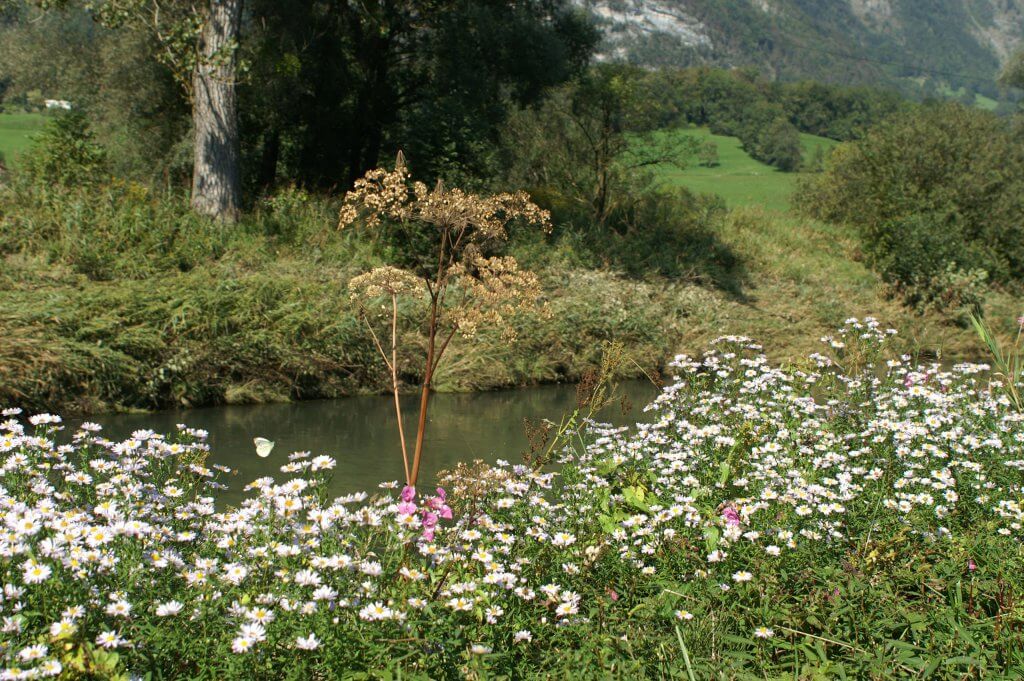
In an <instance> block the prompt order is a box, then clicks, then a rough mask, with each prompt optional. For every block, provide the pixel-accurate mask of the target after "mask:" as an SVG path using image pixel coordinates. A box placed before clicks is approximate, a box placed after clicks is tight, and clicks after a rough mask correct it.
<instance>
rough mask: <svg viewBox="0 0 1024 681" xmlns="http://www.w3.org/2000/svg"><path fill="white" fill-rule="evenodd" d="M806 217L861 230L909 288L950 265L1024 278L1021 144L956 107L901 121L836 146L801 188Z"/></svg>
mask: <svg viewBox="0 0 1024 681" xmlns="http://www.w3.org/2000/svg"><path fill="white" fill-rule="evenodd" d="M795 204H796V205H797V206H798V207H799V208H800V209H801V210H802V211H803V212H805V213H808V214H810V215H812V216H814V217H818V218H821V219H825V220H830V221H835V222H842V223H846V224H849V225H851V226H854V227H857V228H858V229H859V231H860V236H861V239H862V242H863V246H864V250H865V252H867V253H868V254H869V256H870V259H871V261H872V262H873V264H874V265H875V266H876V267H877V268H878V269H879V270H880V271H881V272H883V273H885V274H886V276H887V277H888V278H889V280H890V281H894V282H898V283H900V284H904V285H910V284H912V283H913V282H914V281H920V280H923V279H928V278H931V277H934V276H935V275H937V274H938V273H941V272H943V271H945V268H946V264H947V263H949V262H952V263H954V264H955V265H956V266H957V267H958V268H960V269H963V270H965V271H968V270H984V271H986V272H988V273H989V275H990V276H991V278H992V279H993V280H994V281H997V282H1005V281H1010V280H1019V279H1021V278H1024V226H1022V221H1021V215H1024V138H1022V137H1021V136H1020V135H1019V134H1017V133H1015V131H1014V130H1013V129H1012V127H1011V125H1010V124H1009V123H1007V122H1006V121H1004V120H1002V119H1000V118H998V117H997V116H994V115H992V114H989V113H986V112H983V111H979V110H975V109H967V108H965V107H963V106H960V105H958V104H944V105H937V106H931V107H925V108H922V109H920V110H917V111H914V112H912V113H904V114H901V115H898V116H896V117H894V118H892V119H890V120H889V121H887V122H886V123H884V124H883V125H880V126H878V127H877V128H874V129H873V130H872V131H871V132H870V133H868V135H867V136H866V137H865V138H864V139H862V140H860V141H858V142H854V143H850V144H844V145H840V147H838V148H837V149H836V150H835V152H834V153H832V154H831V155H830V157H829V160H828V163H827V168H826V170H825V172H824V173H822V174H820V175H818V176H815V177H813V178H810V179H808V180H806V181H805V182H803V183H801V185H800V188H799V190H798V193H797V196H796V197H795Z"/></svg>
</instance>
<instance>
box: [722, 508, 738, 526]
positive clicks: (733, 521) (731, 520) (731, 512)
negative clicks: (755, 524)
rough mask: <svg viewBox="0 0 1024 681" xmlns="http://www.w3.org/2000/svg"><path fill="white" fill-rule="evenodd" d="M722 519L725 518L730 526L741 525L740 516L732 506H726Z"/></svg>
mask: <svg viewBox="0 0 1024 681" xmlns="http://www.w3.org/2000/svg"><path fill="white" fill-rule="evenodd" d="M722 517H723V518H725V522H726V524H728V525H739V524H740V514H739V513H737V512H736V509H734V508H732V507H731V506H726V507H725V509H724V510H723V511H722Z"/></svg>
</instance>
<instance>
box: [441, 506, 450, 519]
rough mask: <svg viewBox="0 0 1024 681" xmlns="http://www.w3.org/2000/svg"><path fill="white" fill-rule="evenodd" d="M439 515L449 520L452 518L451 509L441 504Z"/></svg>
mask: <svg viewBox="0 0 1024 681" xmlns="http://www.w3.org/2000/svg"><path fill="white" fill-rule="evenodd" d="M441 517H442V518H444V519H445V520H451V519H452V509H450V508H448V507H447V506H442V507H441Z"/></svg>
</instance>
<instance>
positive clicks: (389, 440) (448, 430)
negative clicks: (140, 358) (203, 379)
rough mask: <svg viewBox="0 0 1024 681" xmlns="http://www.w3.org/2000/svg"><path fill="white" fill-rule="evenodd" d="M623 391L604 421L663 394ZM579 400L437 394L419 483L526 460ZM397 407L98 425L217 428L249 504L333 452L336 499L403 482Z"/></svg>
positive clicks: (301, 406)
mask: <svg viewBox="0 0 1024 681" xmlns="http://www.w3.org/2000/svg"><path fill="white" fill-rule="evenodd" d="M619 391H620V393H621V394H622V395H623V396H625V397H626V398H627V400H628V401H629V402H630V403H632V406H633V408H632V411H631V412H628V413H623V410H622V409H621V407H620V405H619V404H615V405H610V406H609V407H608V408H607V409H606V410H605V412H604V413H602V415H601V418H602V419H603V420H606V421H610V422H613V423H618V424H625V423H629V422H633V421H637V420H640V419H642V416H643V415H642V413H641V409H642V407H643V405H644V404H646V403H647V402H649V401H650V400H651V399H653V397H654V396H655V394H656V390H655V388H654V387H653V386H652V385H651V384H650V383H647V382H644V381H629V382H625V383H622V384H621V385H620V386H619ZM416 402H417V400H416V399H415V398H413V397H409V398H407V399H405V400H404V401H403V404H402V408H403V410H404V413H405V414H406V426H405V427H406V434H407V435H409V436H410V440H411V439H412V434H413V433H414V432H415V430H414V429H415V423H414V410H415V408H416ZM575 403H576V388H575V386H571V385H553V386H541V387H536V388H527V389H522V390H506V391H500V392H490V393H473V394H467V395H435V396H433V398H432V403H431V407H430V420H429V422H428V425H427V445H426V450H425V453H424V462H423V470H422V472H421V477H420V480H421V481H427V482H429V481H433V479H434V475H435V474H436V473H437V471H439V470H442V469H445V468H451V467H452V466H454V465H455V464H456V463H458V462H459V461H471V460H473V459H484V460H485V461H490V462H493V461H494V460H496V459H498V458H503V459H507V460H510V461H517V460H519V458H520V457H521V455H522V453H523V452H524V451H526V450H527V448H528V447H529V443H528V440H527V437H526V434H525V432H524V429H523V421H524V419H530V420H533V421H537V420H539V419H543V418H548V419H551V420H553V421H558V419H559V418H560V416H561V415H562V414H564V413H567V412H570V411H571V410H572V409H573V408H574V406H575ZM393 409H394V406H393V403H392V401H391V398H389V397H386V396H369V397H351V398H347V399H341V400H324V401H313V402H297V403H291V404H265V405H251V406H225V407H212V408H208V409H188V410H178V411H165V412H155V413H151V414H112V415H104V416H100V417H97V418H94V419H93V420H95V421H97V422H99V423H100V424H102V425H103V431H104V434H105V435H106V437H108V438H111V439H123V438H126V437H128V436H129V435H130V434H131V433H132V431H134V430H137V429H143V428H149V429H152V430H155V431H157V432H162V433H170V432H172V431H173V430H174V429H175V426H176V424H178V423H185V424H187V425H189V426H191V427H193V428H203V429H205V430H207V431H209V432H210V445H211V449H212V454H211V457H210V463H221V464H224V465H227V466H230V467H232V468H235V469H237V470H238V471H239V473H238V475H237V476H235V477H233V478H230V479H228V480H226V482H227V483H228V484H229V485H230V487H231V489H230V490H229V491H228V492H226V493H224V495H223V497H222V498H223V500H224V501H226V502H228V503H231V502H236V501H238V499H240V498H241V496H242V494H241V488H242V487H243V486H244V485H245V484H247V483H248V482H250V481H252V480H254V479H256V478H258V477H260V476H264V475H270V476H275V477H278V478H280V477H281V473H280V471H279V467H280V466H281V464H282V463H284V462H285V461H286V460H287V455H288V454H289V453H291V452H294V451H311V452H312V453H313V454H330V455H331V456H334V457H335V458H336V459H337V460H338V466H337V468H336V469H335V471H334V478H333V480H332V483H331V490H330V491H331V493H332V494H345V493H347V492H353V491H357V490H363V489H371V488H373V487H375V486H376V485H377V484H378V483H379V482H381V481H383V480H397V479H400V478H401V477H402V475H403V474H402V462H401V455H400V450H399V445H398V435H397V434H396V432H395V428H394V410H393ZM75 425H77V424H75ZM255 436H261V437H265V438H269V439H270V440H273V441H274V442H275V443H276V446H275V448H274V451H273V453H272V454H271V455H270V457H268V458H266V459H261V458H259V457H257V456H256V452H255V448H254V446H253V443H252V439H253V437H255ZM410 454H411V452H410Z"/></svg>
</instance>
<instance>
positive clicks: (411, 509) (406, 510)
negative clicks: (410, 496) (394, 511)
mask: <svg viewBox="0 0 1024 681" xmlns="http://www.w3.org/2000/svg"><path fill="white" fill-rule="evenodd" d="M398 512H399V513H401V514H403V515H408V514H410V513H415V512H416V504H414V503H412V502H409V501H403V502H402V503H400V504H399V505H398Z"/></svg>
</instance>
